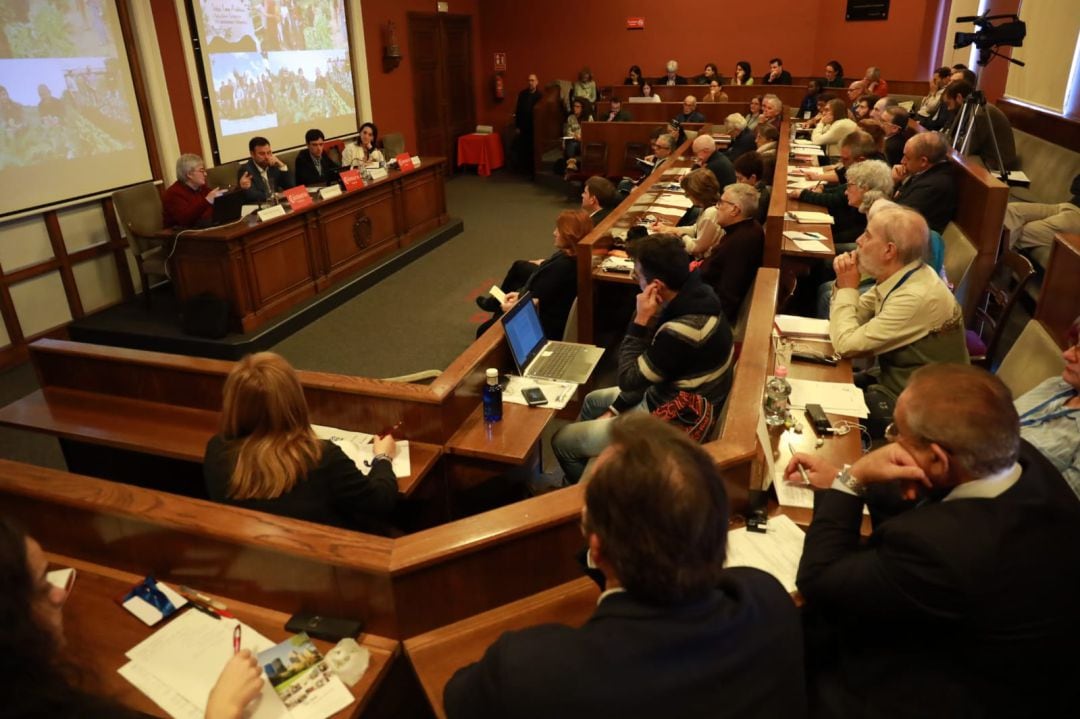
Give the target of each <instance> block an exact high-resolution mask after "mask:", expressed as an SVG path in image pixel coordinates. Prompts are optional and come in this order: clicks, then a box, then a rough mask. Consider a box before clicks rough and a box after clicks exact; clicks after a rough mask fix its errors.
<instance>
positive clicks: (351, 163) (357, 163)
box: [341, 122, 386, 170]
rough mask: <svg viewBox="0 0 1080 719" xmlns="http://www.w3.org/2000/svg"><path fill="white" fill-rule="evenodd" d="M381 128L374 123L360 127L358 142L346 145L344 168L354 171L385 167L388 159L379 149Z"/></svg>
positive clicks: (342, 157) (343, 158)
mask: <svg viewBox="0 0 1080 719" xmlns="http://www.w3.org/2000/svg"><path fill="white" fill-rule="evenodd" d="M378 142H379V128H377V127H375V124H374V123H371V122H365V123H364V124H363V125H361V126H360V134H359V135H358V136H357V138H356V140H355V141H353V142H350V143H349V144H347V145H345V152H343V153H341V164H342V166H343V167H351V168H353V169H354V170H355V169H357V168H360V167H363V166H365V165H375V164H378V165H383V164H385V163H386V158H385V157H383V152H382V150H380V149H379V148H378Z"/></svg>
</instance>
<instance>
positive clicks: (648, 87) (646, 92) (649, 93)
mask: <svg viewBox="0 0 1080 719" xmlns="http://www.w3.org/2000/svg"><path fill="white" fill-rule="evenodd" d="M641 96H642V97H647V98H649V102H662V99H661V98H660V96H659V95H656V94H654V93H653V89H652V84H651V83H649V82H643V83H641Z"/></svg>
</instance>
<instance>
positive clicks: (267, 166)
mask: <svg viewBox="0 0 1080 719" xmlns="http://www.w3.org/2000/svg"><path fill="white" fill-rule="evenodd" d="M248 151H249V152H251V159H250V160H248V161H247V162H245V163H244V164H243V165H241V166H240V170H239V171H238V172H237V173H236V179H237V181H243V179H244V177H245V176H246V177H247V178H248V179H250V180H251V185H250V187H248V188H247V189H246V190H244V201H245V202H249V203H252V204H259V203H263V202H266V201H267V200H269V199H270V198H271V197H272V196H273V195H274V193H275V192H277V191H279V190H287V189H288V188H290V187H293V186H294V185H295V184H296V182H295V181H293V177H292V173H290V172H289V166H288V165H286V164H285V163H284V162H282V161H281V160H279V159H278V158H277V157H275V156H274V151H273V150H271V149H270V141H269V140H267V139H266V138H265V137H253V138H251V140H249V141H248Z"/></svg>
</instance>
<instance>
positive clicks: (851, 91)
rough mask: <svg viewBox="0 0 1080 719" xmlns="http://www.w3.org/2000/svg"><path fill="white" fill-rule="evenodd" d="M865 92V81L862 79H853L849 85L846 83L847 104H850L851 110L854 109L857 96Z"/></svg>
mask: <svg viewBox="0 0 1080 719" xmlns="http://www.w3.org/2000/svg"><path fill="white" fill-rule="evenodd" d="M865 94H866V83H864V82H863V81H862V80H854V81H852V83H851V84H850V85H848V89H847V96H848V104H849V105H851V109H852V111H854V110H855V103H857V102H858V100H859V98H860V97H862V96H864V95H865Z"/></svg>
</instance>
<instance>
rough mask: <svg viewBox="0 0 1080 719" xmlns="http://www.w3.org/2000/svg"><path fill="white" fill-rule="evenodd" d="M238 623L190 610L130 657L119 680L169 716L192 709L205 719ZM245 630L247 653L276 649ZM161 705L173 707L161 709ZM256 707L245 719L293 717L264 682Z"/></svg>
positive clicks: (138, 647)
mask: <svg viewBox="0 0 1080 719" xmlns="http://www.w3.org/2000/svg"><path fill="white" fill-rule="evenodd" d="M238 624H240V622H238V621H236V620H235V619H228V618H224V617H223V618H221V619H214V618H212V617H209V616H207V615H205V614H203V613H202V612H196V611H193V610H190V609H189V610H187V611H186V612H184V613H183V614H181V615H180V616H178V617H176V618H175V619H173V620H172V621H171V622H169V623H168V624H166V625H165V626H164V627H162V628H161V629H159V630H158V631H156V632H154V633H153V634H152V635H150V637H148V638H147V639H145V640H144V641H142V642H140V643H139V644H137V645H135V646H134V647H133V648H132V649H131V651H129V652H128V653H127V656H128V659H130V660H131V662H130V663H129V664H126V665H124V666H123V667H121V668H120V670H119V672H120V675H121V676H123V677H124V678H125V679H127V680H128V681H129V682H131V683H132V684H133V685H134V686H135V687H136V688H137V689H139V690H140V691H142V692H144V693H145V694H146V695H147V696H148V697H150V698H151V699H152V700H153V701H154V702H155V703H159V706H161V708H162V709H164V710H165V711H167V712H168V713H169V714H171V715H173V716H181V717H187V716H192V715H191V714H190V708H191V707H194V708H195V710H196V712H197V713H196V714H195V715H194V716H200V717H201V716H203V714H204V713H205V712H206V698H207V696H208V695H209V693H210V689H211V688H212V687H213V686H214V684H215V683H216V682H217V679H218V675H220V674H221V670H222V669H223V668H224V667H225V664H226V663H227V662H228V661H229V658H230V657H231V656H232V655H233V644H232V637H233V628H234V627H235V626H237V625H238ZM241 626H242V627H243V631H242V635H241V642H242V644H241V647H242V648H243V649H250V650H251V651H252V652H253V653H256V654H257V653H258V652H261V651H263V650H265V649H269V648H270V647H272V646H274V643H273V642H271V641H270V640H269V639H267V638H266V637H264V636H263V635H261V634H259V633H258V632H256V631H255V630H254V629H252V628H251V627H249V626H246V625H242V624H241ZM132 664H134V665H135V666H134V667H132V666H131V665H132ZM162 701H164V702H166V703H167V704H169V706H164V705H161V704H160V702H162ZM252 707H253V711H251V713H250V714H245V716H251V717H254V718H255V719H270V718H271V717H274V718H276V717H287V716H289V713H288V711H287V710H286V709H285V705H284V704H282V703H281V699H280V698H279V697H278V696H277V694H276V693H275V692H274V688H273V687H272V686H270V682H268V681H265V679H264V681H263V688H262V693H261V694H260V695H259V697H258V698H257V699H256V700H255V703H254V704H253V705H252Z"/></svg>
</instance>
